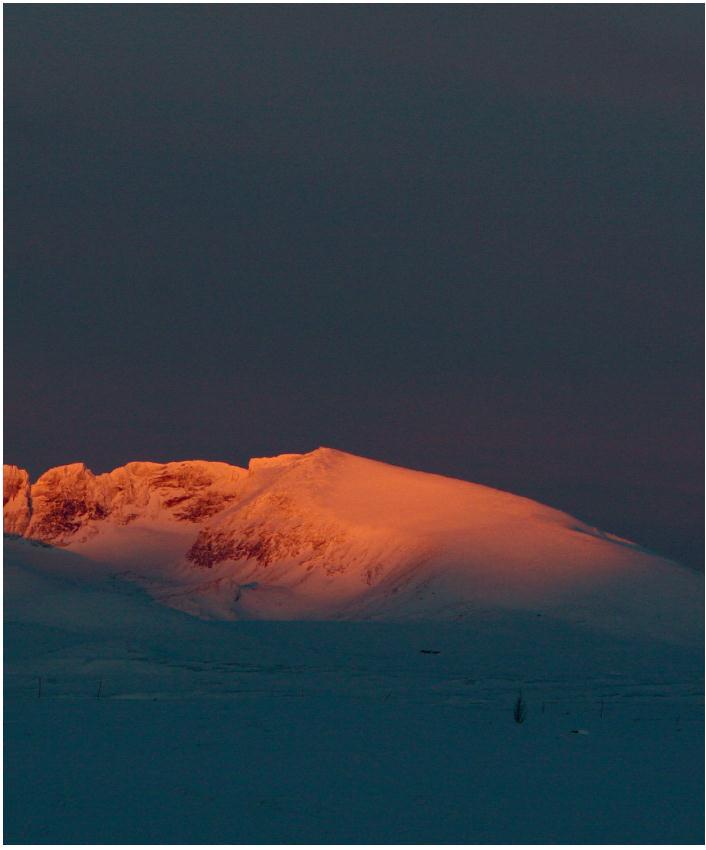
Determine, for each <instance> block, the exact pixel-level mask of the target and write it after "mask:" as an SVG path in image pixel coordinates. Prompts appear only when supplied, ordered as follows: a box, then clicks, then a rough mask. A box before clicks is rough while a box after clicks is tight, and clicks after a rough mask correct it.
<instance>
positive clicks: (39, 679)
mask: <svg viewBox="0 0 706 850" xmlns="http://www.w3.org/2000/svg"><path fill="white" fill-rule="evenodd" d="M41 698H42V677H41V676H37V699H41Z"/></svg>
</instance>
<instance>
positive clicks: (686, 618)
mask: <svg viewBox="0 0 706 850" xmlns="http://www.w3.org/2000/svg"><path fill="white" fill-rule="evenodd" d="M25 479H26V474H25V473H24V472H23V471H22V470H18V469H17V468H16V467H9V468H8V467H6V470H5V483H6V494H5V495H6V530H9V531H15V532H18V530H19V529H23V530H22V531H20V533H22V534H23V535H24V536H25V537H28V538H31V539H35V540H42V541H45V542H48V543H51V544H52V545H53V546H58V547H62V548H64V549H66V550H69V551H71V552H74V553H77V554H80V555H81V556H82V563H83V564H84V567H83V568H82V570H81V571H80V572H82V573H83V574H85V575H93V576H96V575H106V574H116V573H118V574H121V575H122V576H123V577H124V578H127V579H129V580H131V581H134V582H136V583H137V584H138V585H140V586H141V587H143V588H144V589H145V590H146V591H147V592H148V593H150V594H151V595H152V596H153V597H154V598H155V599H157V600H159V601H160V602H162V603H164V604H166V605H168V606H170V607H173V608H177V609H180V610H183V611H186V612H189V613H192V614H196V615H198V616H201V617H205V618H214V619H221V620H233V619H319V620H321V619H353V620H361V619H362V620H371V619H377V620H404V619H412V620H425V619H442V620H465V619H471V620H472V619H474V618H478V617H480V616H483V615H484V612H488V611H496V610H512V611H522V612H531V613H532V614H533V615H541V616H545V617H552V618H558V619H562V620H566V621H570V622H573V623H575V624H583V623H588V624H590V625H591V627H593V628H597V629H601V630H609V631H612V632H614V633H617V634H628V635H630V634H645V635H651V636H653V637H659V638H660V639H666V640H672V641H677V642H680V641H681V642H684V641H686V642H695V641H696V642H698V641H699V640H700V628H701V622H702V605H701V598H702V591H701V577H700V576H699V575H697V574H696V573H694V572H692V571H691V570H688V569H686V568H682V567H680V566H678V565H676V564H674V563H672V562H669V561H667V560H665V559H662V558H659V557H656V556H654V555H652V554H650V553H648V552H646V551H644V550H642V549H641V548H640V547H639V546H636V545H634V544H632V543H629V542H628V541H624V540H621V539H619V538H616V537H614V536H612V535H609V534H604V533H602V532H600V531H598V530H596V529H594V528H591V527H589V526H587V525H586V524H584V523H582V522H580V521H579V520H577V519H575V518H573V517H571V516H569V515H567V514H565V513H562V512H560V511H557V510H554V509H551V508H548V507H546V506H543V505H540V504H538V503H537V502H534V501H531V500H529V499H524V498H521V497H519V496H514V495H511V494H508V493H504V492H501V491H497V490H493V489H490V488H487V487H483V486H480V485H475V484H471V483H467V482H464V481H458V480H455V479H450V478H445V477H442V476H438V475H431V474H427V473H421V472H416V471H412V470H408V469H402V468H399V467H394V466H390V465H388V464H384V463H380V462H377V461H372V460H368V459H365V458H360V457H355V456H353V455H350V454H346V453H344V452H340V451H336V450H332V449H326V448H322V449H318V450H316V451H314V452H311V453H309V454H306V455H281V456H279V457H274V458H264V459H254V460H252V461H251V462H250V464H249V466H248V469H247V470H246V469H242V468H240V467H233V466H229V465H227V464H220V463H212V462H203V461H186V462H180V463H170V464H153V463H131V464H127V465H126V466H125V467H121V468H119V469H116V470H114V471H113V472H111V473H107V474H104V475H99V476H94V475H93V473H91V472H90V470H88V469H86V467H85V466H84V465H83V464H72V465H69V466H64V467H58V468H57V469H54V470H50V471H49V472H47V473H45V474H44V475H43V476H41V477H40V479H39V480H38V481H37V482H36V483H35V484H34V485H32V487H31V494H30V497H29V498H30V499H31V511H30V516H29V519H28V521H27V520H25V518H24V517H25V514H24V511H25V506H26V504H27V502H28V499H27V498H25V497H24V496H23V495H22V494H23V493H24V492H25V490H26V487H25ZM23 488H24V489H23Z"/></svg>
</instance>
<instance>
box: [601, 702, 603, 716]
mask: <svg viewBox="0 0 706 850" xmlns="http://www.w3.org/2000/svg"><path fill="white" fill-rule="evenodd" d="M601 720H603V700H601Z"/></svg>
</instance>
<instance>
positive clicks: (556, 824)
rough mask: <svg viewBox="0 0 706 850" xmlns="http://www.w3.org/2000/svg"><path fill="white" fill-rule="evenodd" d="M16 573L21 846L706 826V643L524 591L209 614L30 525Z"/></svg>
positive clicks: (579, 838)
mask: <svg viewBox="0 0 706 850" xmlns="http://www.w3.org/2000/svg"><path fill="white" fill-rule="evenodd" d="M4 590H5V594H4V605H5V691H4V697H5V702H4V722H5V737H4V742H5V809H4V829H5V834H4V841H5V842H6V843H9V844H13V843H21V844H47V843H54V844H72V843H76V844H103V843H105V844H115V843H143V844H144V843H155V844H162V843H170V844H185V843H189V844H191V843H193V844H200V843H213V844H239V843H252V844H261V843H310V844H320V843H337V844H347V843H351V844H363V843H366V844H367V843H391V844H394V843H410V844H416V843H429V844H445V843H453V844H472V843H498V844H507V843H517V844H522V843H527V844H533V843H567V844H579V843H642V844H657V843H671V844H690V843H694V844H696V843H700V842H701V841H702V840H703V731H702V730H703V684H702V678H703V669H702V663H703V655H702V652H701V650H700V649H699V648H698V647H697V648H692V647H689V646H684V645H680V644H677V643H674V642H672V641H670V642H665V641H661V640H659V639H657V638H655V637H654V636H652V637H650V638H649V639H646V638H645V637H635V636H631V637H627V636H622V637H618V636H616V635H614V634H609V633H607V632H605V631H602V630H597V629H596V628H595V627H594V625H593V623H592V622H587V623H585V624H583V625H577V624H574V623H570V622H568V621H566V620H564V619H559V618H553V617H549V616H543V617H537V616H536V612H531V611H522V610H517V609H508V608H497V609H493V610H490V609H486V610H484V611H483V612H479V613H478V614H477V616H476V617H474V618H469V619H467V620H461V621H447V620H436V621H433V620H430V621H426V622H420V621H414V622H410V621H407V622H372V621H366V622H361V621H357V622H351V621H345V622H343V621H338V622H312V621H302V622H281V621H280V622H273V621H263V620H259V621H257V620H249V621H243V620H241V621H217V620H203V619H199V618H196V617H191V616H188V615H187V614H184V613H182V612H180V611H176V610H172V609H171V608H169V607H165V606H164V605H162V604H160V603H159V602H158V601H157V600H156V599H154V598H152V597H151V596H150V595H148V594H146V593H145V592H144V591H143V590H141V589H140V587H138V586H137V585H136V584H135V583H134V582H129V581H128V582H126V581H124V580H123V579H121V578H120V577H115V576H111V575H110V574H108V573H107V572H106V573H103V572H102V571H101V570H98V569H96V565H95V563H94V562H87V561H86V559H85V558H84V557H83V556H81V555H80V554H77V553H76V552H72V551H67V550H66V549H61V548H55V547H50V546H47V545H41V544H39V543H37V542H36V541H31V540H27V539H21V538H15V539H9V540H7V541H6V549H5V584H4ZM520 689H521V690H522V693H523V697H524V699H525V700H526V703H527V706H528V713H527V719H526V721H525V723H524V724H522V725H517V724H516V723H514V721H513V717H512V706H513V703H514V700H515V698H516V696H517V693H518V690H520ZM579 730H580V732H581V734H579Z"/></svg>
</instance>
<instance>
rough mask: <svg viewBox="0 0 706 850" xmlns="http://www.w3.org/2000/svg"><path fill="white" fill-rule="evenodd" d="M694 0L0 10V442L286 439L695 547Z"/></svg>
mask: <svg viewBox="0 0 706 850" xmlns="http://www.w3.org/2000/svg"><path fill="white" fill-rule="evenodd" d="M703 15H704V9H703V7H702V6H701V5H696V4H695V5H649V6H648V5H629V6H627V5H626V6H622V5H614V4H611V5H563V6H538V5H526V6H523V7H520V6H511V5H492V6H487V5H486V6H473V5H453V6H446V5H433V6H432V5H378V6H375V5H315V6H301V5H290V6H274V5H268V6H264V5H263V6H237V5H232V6H228V5H212V6H209V5H193V6H192V5H114V6H110V5H100V6H99V5H61V4H57V5H51V6H41V5H10V6H6V7H5V14H4V18H5V119H6V125H5V155H6V170H5V191H6V198H5V461H6V462H13V463H17V464H19V465H22V466H25V467H27V468H29V469H30V471H31V473H32V474H33V475H37V474H38V473H40V472H42V471H43V470H44V469H46V468H47V467H49V466H53V465H58V464H62V463H68V462H73V461H77V460H83V461H85V462H86V463H87V464H88V465H89V466H90V467H91V468H93V469H94V471H96V472H100V471H106V470H109V469H112V468H114V467H115V466H118V465H121V464H123V463H125V462H127V461H130V460H142V459H151V460H158V461H166V460H174V459H184V458H206V459H217V460H225V461H230V462H232V463H237V464H244V463H246V462H247V459H248V458H249V457H250V456H253V455H271V454H277V453H280V452H296V451H302V452H303V451H309V450H311V449H313V448H315V447H317V446H318V445H321V444H323V445H329V446H334V447H337V448H340V449H344V450H347V451H351V452H354V453H357V454H363V455H367V456H371V457H375V458H378V459H381V460H386V461H390V462H392V463H398V464H402V465H405V466H411V467H415V468H419V469H425V470H429V471H435V472H441V473H444V474H449V475H454V476H458V477H462V478H468V479H472V480H475V481H478V482H481V483H486V484H490V485H493V486H498V487H501V488H504V489H509V490H511V491H514V492H518V493H521V494H524V495H528V496H532V497H535V498H538V499H540V500H542V501H546V502H548V503H549V504H552V505H555V506H557V507H560V508H563V509H566V510H569V511H570V512H573V513H575V514H578V515H579V516H580V517H581V518H583V519H586V520H588V521H589V522H593V523H595V524H598V525H600V526H602V527H603V528H606V529H607V530H609V531H614V532H617V533H620V534H624V535H626V536H632V537H634V538H637V539H638V540H640V541H641V542H643V543H646V544H648V545H651V546H653V547H655V548H657V549H659V550H660V551H662V552H665V553H666V554H672V555H674V556H676V557H683V558H686V559H689V560H691V561H692V562H696V560H697V559H698V557H699V555H702V554H703V548H702V547H703V544H702V542H700V541H702V532H701V513H702V498H701V481H702V470H703V463H702V422H701V410H702V407H703V397H702V366H701V364H702V362H703V360H702V349H701V345H702V342H701V336H702V331H701V328H702V326H703V314H702V290H703V246H702V242H703V193H702V187H703V129H702V128H703V105H702V98H703V95H702V92H703V43H702V40H703Z"/></svg>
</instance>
